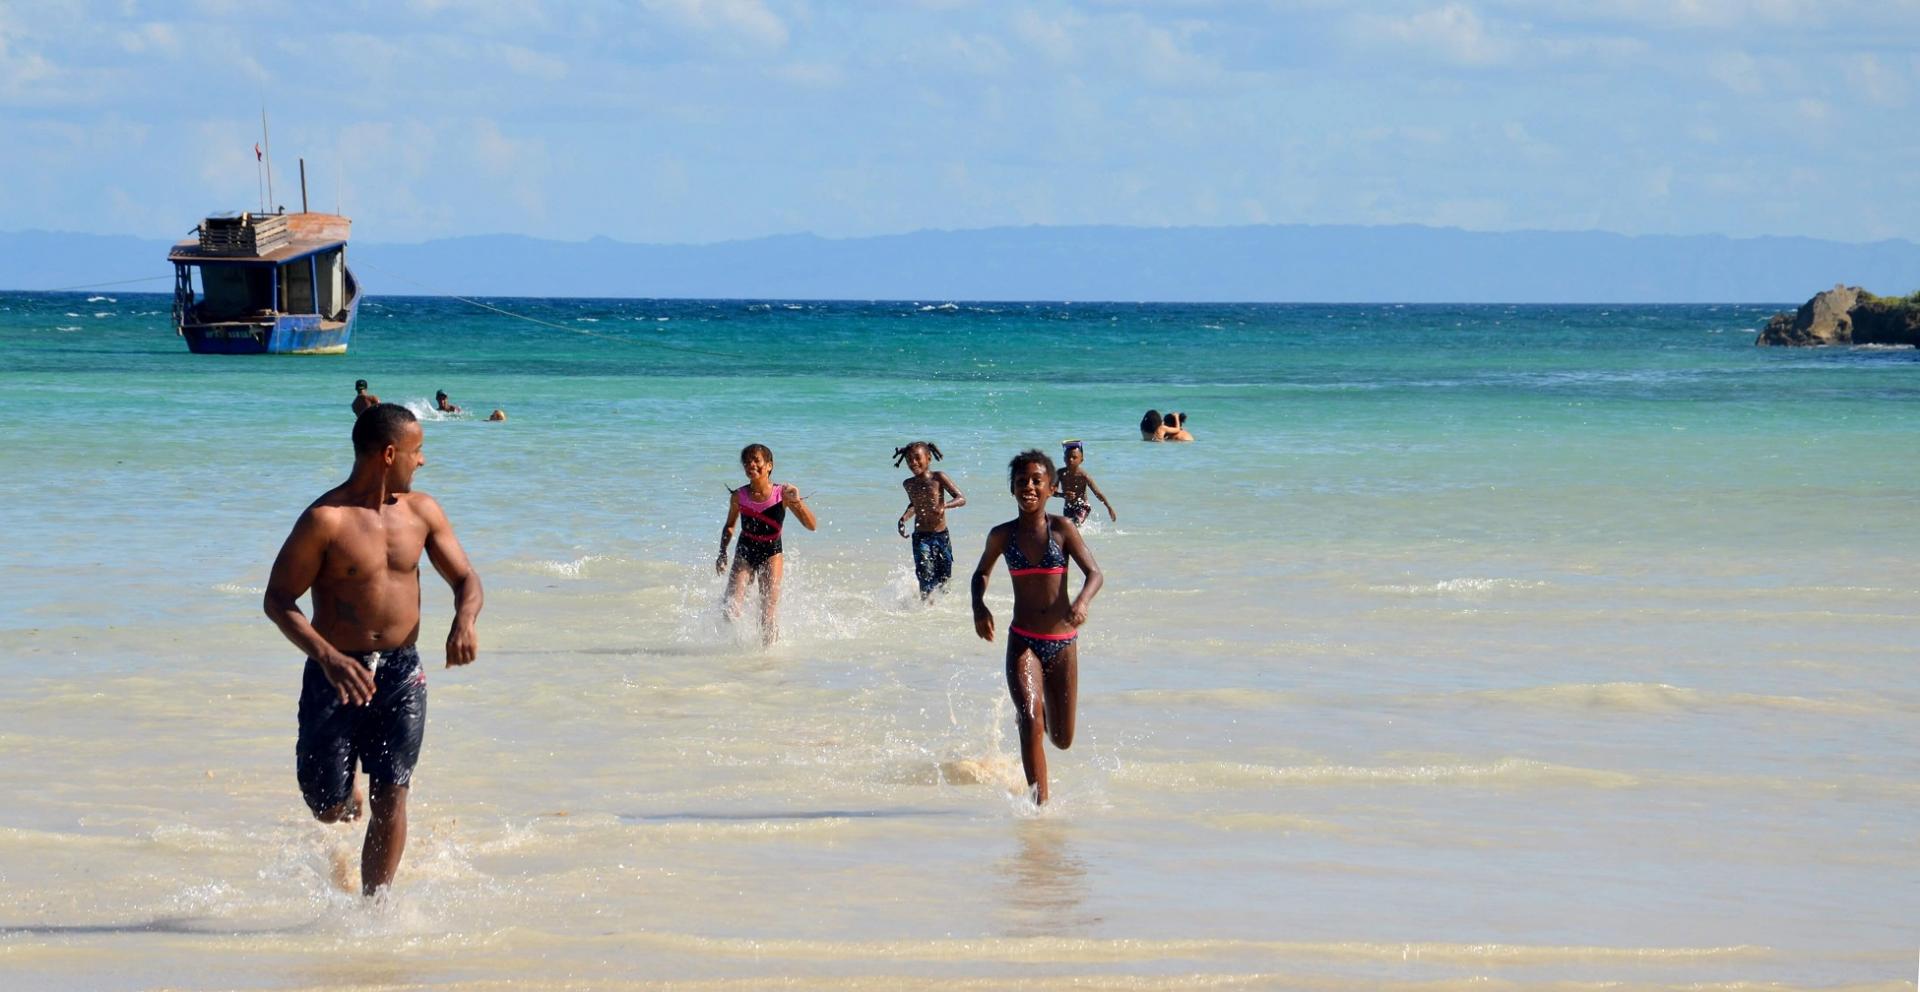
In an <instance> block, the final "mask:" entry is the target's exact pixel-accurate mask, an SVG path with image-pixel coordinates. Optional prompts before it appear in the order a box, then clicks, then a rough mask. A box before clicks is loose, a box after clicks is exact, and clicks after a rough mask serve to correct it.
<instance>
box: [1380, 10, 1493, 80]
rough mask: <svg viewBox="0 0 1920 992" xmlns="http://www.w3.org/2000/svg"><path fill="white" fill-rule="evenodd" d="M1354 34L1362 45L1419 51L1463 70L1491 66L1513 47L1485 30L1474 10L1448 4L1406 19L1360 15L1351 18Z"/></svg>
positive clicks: (1485, 27) (1486, 28)
mask: <svg viewBox="0 0 1920 992" xmlns="http://www.w3.org/2000/svg"><path fill="white" fill-rule="evenodd" d="M1354 30H1355V32H1356V33H1357V34H1358V36H1359V37H1360V39H1361V40H1363V41H1375V42H1386V43H1388V44H1391V45H1394V46H1398V47H1405V48H1412V49H1416V50H1421V51H1425V52H1428V53H1429V54H1432V55H1434V56H1435V57H1437V58H1439V59H1441V60H1442V61H1445V62H1451V63H1453V64H1455V65H1464V66H1490V65H1497V64H1500V63H1502V62H1505V61H1507V60H1508V59H1510V58H1512V57H1513V55H1514V51H1515V48H1514V44H1513V42H1512V41H1511V40H1509V39H1507V38H1502V37H1497V36H1496V35H1495V34H1494V33H1493V32H1491V31H1489V30H1488V26H1487V24H1486V22H1484V21H1482V20H1481V19H1480V15H1479V14H1477V13H1475V12H1474V10H1473V8H1471V7H1469V6H1467V5H1466V4H1463V3H1449V4H1447V5H1445V6H1442V7H1435V8H1432V9H1430V10H1423V11H1420V12H1418V13H1415V14H1411V15H1408V16H1406V17H1392V16H1387V15H1382V14H1361V15H1358V16H1356V17H1355V18H1354Z"/></svg>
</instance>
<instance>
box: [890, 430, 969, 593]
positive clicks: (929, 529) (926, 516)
mask: <svg viewBox="0 0 1920 992" xmlns="http://www.w3.org/2000/svg"><path fill="white" fill-rule="evenodd" d="M942 457H944V456H942V455H941V454H940V446H939V445H937V444H934V443H933V442H932V441H915V442H913V443H912V444H909V445H907V446H905V447H901V448H895V449H893V466H894V467H895V468H899V467H900V463H901V462H906V464H907V468H908V469H910V470H911V471H912V472H913V475H912V476H910V477H908V478H905V479H902V480H900V488H902V489H905V490H906V491H907V509H906V511H905V512H903V513H901V514H900V520H899V522H898V524H897V527H896V529H897V530H899V531H900V536H901V537H906V536H907V518H908V517H912V518H913V576H914V578H915V579H917V580H918V581H919V583H920V598H921V599H922V600H923V601H924V600H930V599H932V598H933V592H934V590H936V589H944V588H946V586H947V580H948V579H950V578H952V577H953V542H952V541H951V540H950V539H949V538H948V537H947V511H948V510H954V509H958V508H960V507H963V506H966V505H967V498H966V497H965V496H963V495H961V493H960V488H959V487H958V486H955V485H954V484H953V480H952V479H949V478H947V473H945V472H932V471H928V469H929V468H930V467H931V466H932V465H933V463H934V462H936V461H939V460H940V459H941V458H942ZM949 496H951V497H952V499H951V500H949V499H948V497H949Z"/></svg>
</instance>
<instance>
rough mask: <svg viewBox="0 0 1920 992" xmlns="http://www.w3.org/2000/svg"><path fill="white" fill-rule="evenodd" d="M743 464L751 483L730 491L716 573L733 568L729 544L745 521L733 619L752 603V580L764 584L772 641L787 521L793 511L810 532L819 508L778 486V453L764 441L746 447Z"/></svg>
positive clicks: (765, 638) (731, 598)
mask: <svg viewBox="0 0 1920 992" xmlns="http://www.w3.org/2000/svg"><path fill="white" fill-rule="evenodd" d="M740 467H741V469H742V470H744V471H745V472H746V473H747V484H746V485H744V486H741V487H740V488H738V489H735V490H733V491H731V492H729V493H728V494H727V525H726V527H724V528H722V529H721V531H720V557H719V559H718V560H717V561H715V562H714V563H713V570H714V571H715V572H725V571H726V570H727V542H728V541H729V540H732V539H733V526H734V524H736V523H738V524H739V525H740V543H739V544H738V545H737V546H736V547H735V548H734V551H733V574H732V575H731V576H729V577H728V580H727V618H728V619H730V620H731V619H733V618H736V617H738V616H739V615H740V610H741V608H742V607H743V606H745V605H746V598H747V580H749V579H758V580H759V583H760V640H761V642H762V643H764V644H772V643H773V642H774V641H775V640H777V639H778V638H779V625H778V613H779V609H780V574H781V572H782V570H783V566H784V563H783V561H782V556H781V546H780V532H781V530H782V529H783V528H784V526H785V524H786V520H787V509H788V508H789V507H791V508H792V509H793V515H794V516H796V517H798V518H799V519H800V523H801V525H802V526H804V527H806V528H807V529H808V530H816V529H818V525H817V524H816V522H815V520H814V517H813V511H812V510H810V509H808V508H807V504H806V502H805V501H803V500H802V499H801V498H800V490H799V489H796V488H794V487H793V486H792V485H776V484H775V483H774V482H773V481H772V480H773V452H772V451H771V450H769V449H768V448H767V446H766V445H764V444H749V445H747V446H746V447H745V448H742V449H740Z"/></svg>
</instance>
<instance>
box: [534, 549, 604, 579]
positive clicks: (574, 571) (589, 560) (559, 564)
mask: <svg viewBox="0 0 1920 992" xmlns="http://www.w3.org/2000/svg"><path fill="white" fill-rule="evenodd" d="M613 560H614V559H613V558H612V557H611V556H608V555H581V556H580V557H578V558H575V559H573V560H572V561H536V562H532V563H530V564H529V565H527V568H528V569H529V570H530V571H534V572H539V573H541V574H543V575H557V576H559V577H560V578H563V579H578V578H581V577H583V576H584V575H586V572H587V566H589V565H591V564H593V563H594V562H599V561H613Z"/></svg>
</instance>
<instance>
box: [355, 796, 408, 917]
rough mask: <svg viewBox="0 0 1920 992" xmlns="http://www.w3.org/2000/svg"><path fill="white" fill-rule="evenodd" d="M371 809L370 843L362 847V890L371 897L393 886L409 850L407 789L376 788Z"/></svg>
mask: <svg viewBox="0 0 1920 992" xmlns="http://www.w3.org/2000/svg"><path fill="white" fill-rule="evenodd" d="M372 807H373V816H372V817H370V818H369V819H368V820H367V840H366V843H364V844H362V845H361V847H360V891H361V894H362V895H369V896H370V895H373V894H374V893H376V892H378V891H379V890H381V889H384V888H386V887H387V886H389V885H391V884H393V876H394V875H396V874H398V873H399V871H400V855H401V853H402V852H404V851H405V850H406V849H407V787H406V786H404V785H376V786H374V787H373V803H372Z"/></svg>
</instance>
